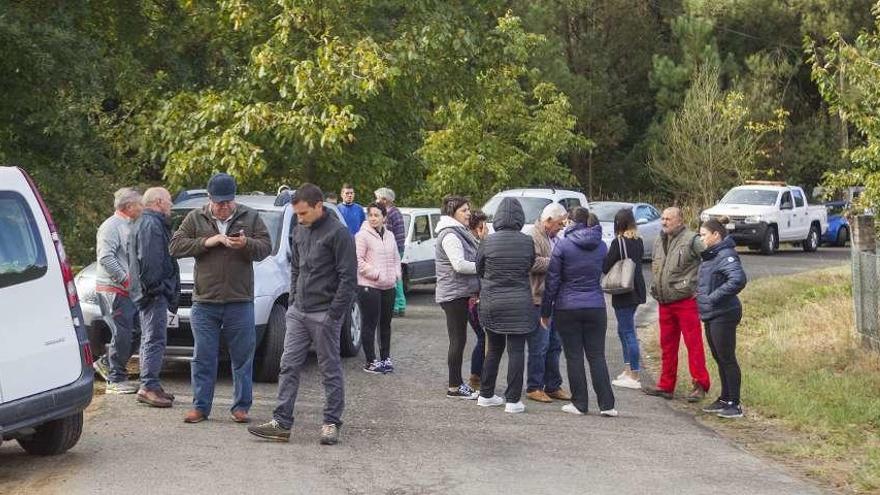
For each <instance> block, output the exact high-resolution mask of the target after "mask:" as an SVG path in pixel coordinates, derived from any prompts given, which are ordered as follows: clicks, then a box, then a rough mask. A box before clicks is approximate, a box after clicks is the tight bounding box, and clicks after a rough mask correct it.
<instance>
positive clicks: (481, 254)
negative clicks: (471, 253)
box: [476, 241, 486, 278]
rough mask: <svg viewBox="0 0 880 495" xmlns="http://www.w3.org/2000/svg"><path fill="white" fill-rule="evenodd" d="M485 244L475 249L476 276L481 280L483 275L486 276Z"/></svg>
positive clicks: (482, 243)
mask: <svg viewBox="0 0 880 495" xmlns="http://www.w3.org/2000/svg"><path fill="white" fill-rule="evenodd" d="M485 245H486V242H485V241H483V242H481V243H480V245H479V246H478V247H477V262H476V265H477V276H478V277H480V278H483V275H485V274H486V250H485V247H484V246H485Z"/></svg>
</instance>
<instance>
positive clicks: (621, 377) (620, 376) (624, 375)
mask: <svg viewBox="0 0 880 495" xmlns="http://www.w3.org/2000/svg"><path fill="white" fill-rule="evenodd" d="M627 376H629V375H627V374H626V370H623V371H621V372H620V374H619V375H617V378H615V380H623V379H624V378H626V377H627Z"/></svg>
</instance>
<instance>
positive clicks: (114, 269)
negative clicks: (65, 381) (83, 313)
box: [93, 187, 143, 394]
mask: <svg viewBox="0 0 880 495" xmlns="http://www.w3.org/2000/svg"><path fill="white" fill-rule="evenodd" d="M113 206H114V208H115V209H116V211H115V212H114V213H113V216H111V217H110V218H108V219H107V220H105V221H104V223H102V224H101V226H100V227H99V228H98V235H97V249H96V251H97V255H98V268H97V270H96V274H95V284H96V285H95V291H96V292H97V296H98V305H99V306H100V307H101V314H102V315H103V319H104V321H105V322H106V323H107V327H108V328H110V334H111V339H110V346H109V348H108V350H107V354H106V355H104V356H101V357H100V358H98V359H97V360H96V361H95V363H94V365H93V366H94V368H95V371H97V372H98V374H100V375H101V376H102V377H103V378H104V379H105V380H106V381H107V393H108V394H133V393H135V392H137V391H138V386H137V384H135V383H132V382H130V381H129V380H128V371H126V366H127V365H128V360H129V359H130V358H131V354H132V349H131V346H132V342H131V341H132V336H133V334H134V318H135V315H136V314H137V308H135V305H134V303H133V302H132V301H131V297H130V295H129V288H130V287H131V270H130V268H129V259H130V258H129V238H130V237H131V227H132V223H133V222H134V221H135V220H137V219H138V217H140V216H141V212H142V211H143V206H142V205H141V194H140V193H139V192H137V191H136V190H134V189H132V188H130V187H124V188H122V189H120V190H118V191H116V192H115V193H114V194H113Z"/></svg>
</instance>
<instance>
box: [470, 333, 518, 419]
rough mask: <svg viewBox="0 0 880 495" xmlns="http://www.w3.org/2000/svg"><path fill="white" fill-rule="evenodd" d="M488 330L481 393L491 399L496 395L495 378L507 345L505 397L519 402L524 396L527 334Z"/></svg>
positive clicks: (508, 400) (507, 399) (513, 401)
mask: <svg viewBox="0 0 880 495" xmlns="http://www.w3.org/2000/svg"><path fill="white" fill-rule="evenodd" d="M484 330H485V332H486V342H487V344H488V348H487V352H486V361H485V362H484V363H483V375H482V377H480V395H481V396H483V397H485V398H487V399H491V398H492V397H493V396H494V395H495V380H496V379H497V378H498V365H499V364H501V355H502V354H503V353H504V347H505V346H506V347H507V391H505V392H504V398H505V399H506V401H507V402H510V403H516V402H519V400H520V398H521V397H522V388H523V372H524V371H525V367H526V337H527V335H526V334H511V335H505V334H501V333H495V332H493V331H491V330H489V329H484Z"/></svg>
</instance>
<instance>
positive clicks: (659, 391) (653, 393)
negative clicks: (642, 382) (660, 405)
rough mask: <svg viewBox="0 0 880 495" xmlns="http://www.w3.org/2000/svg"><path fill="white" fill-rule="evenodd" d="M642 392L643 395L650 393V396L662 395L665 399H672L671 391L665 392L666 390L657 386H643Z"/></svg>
mask: <svg viewBox="0 0 880 495" xmlns="http://www.w3.org/2000/svg"><path fill="white" fill-rule="evenodd" d="M642 392H644V393H645V395H650V396H652V397H663V398H664V399H666V400H672V397H673V393H672V392H667V391H666V390H663V389H660V388H657V387H645V388H643V389H642Z"/></svg>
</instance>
